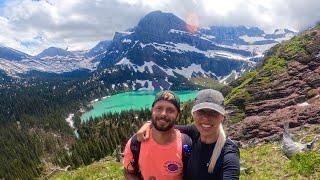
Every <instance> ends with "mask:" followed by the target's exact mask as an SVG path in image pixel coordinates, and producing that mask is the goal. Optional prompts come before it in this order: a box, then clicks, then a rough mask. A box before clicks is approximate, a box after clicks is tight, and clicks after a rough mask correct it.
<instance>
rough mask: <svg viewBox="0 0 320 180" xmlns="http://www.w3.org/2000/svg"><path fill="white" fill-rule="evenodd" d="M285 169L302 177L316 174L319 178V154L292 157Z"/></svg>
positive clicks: (308, 153)
mask: <svg viewBox="0 0 320 180" xmlns="http://www.w3.org/2000/svg"><path fill="white" fill-rule="evenodd" d="M287 167H288V168H289V169H291V170H293V171H295V172H297V173H299V174H301V175H303V176H311V175H313V174H315V173H317V174H318V175H319V176H320V173H319V172H320V154H319V153H316V152H307V153H301V154H296V155H295V156H293V157H292V158H291V160H290V162H289V164H288V165H287Z"/></svg>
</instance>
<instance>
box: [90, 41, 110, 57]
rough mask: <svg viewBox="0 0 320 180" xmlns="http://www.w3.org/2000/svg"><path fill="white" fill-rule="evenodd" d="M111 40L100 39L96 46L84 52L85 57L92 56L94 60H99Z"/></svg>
mask: <svg viewBox="0 0 320 180" xmlns="http://www.w3.org/2000/svg"><path fill="white" fill-rule="evenodd" d="M110 44H111V41H109V40H106V41H100V42H99V43H98V44H97V45H96V46H94V47H93V48H92V49H90V50H89V51H88V52H86V53H85V57H87V58H94V59H95V60H101V58H103V57H104V56H105V53H106V52H107V49H108V47H109V45H110Z"/></svg>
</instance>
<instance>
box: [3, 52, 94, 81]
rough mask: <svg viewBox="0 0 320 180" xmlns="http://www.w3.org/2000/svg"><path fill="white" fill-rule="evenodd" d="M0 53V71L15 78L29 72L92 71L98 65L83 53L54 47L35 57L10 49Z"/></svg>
mask: <svg viewBox="0 0 320 180" xmlns="http://www.w3.org/2000/svg"><path fill="white" fill-rule="evenodd" d="M0 49H1V48H0ZM0 52H1V55H0V69H1V70H3V71H4V72H5V73H6V74H8V75H10V76H15V77H23V76H24V74H29V73H30V72H39V73H56V74H61V73H69V72H73V71H78V70H91V71H92V70H95V69H96V66H97V65H98V63H99V62H97V61H94V58H86V57H85V52H71V51H67V50H64V49H61V48H56V47H50V48H48V49H45V50H44V51H42V52H41V53H39V54H38V55H36V56H30V55H27V54H24V53H22V52H19V51H16V50H13V49H11V48H2V49H1V50H0ZM92 54H93V55H94V53H92Z"/></svg>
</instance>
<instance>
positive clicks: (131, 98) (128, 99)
mask: <svg viewBox="0 0 320 180" xmlns="http://www.w3.org/2000/svg"><path fill="white" fill-rule="evenodd" d="M174 92H175V93H176V94H177V95H178V96H179V98H180V101H181V102H185V101H188V100H190V99H194V98H195V97H196V93H197V91H174ZM156 93H158V92H155V91H131V92H125V93H119V94H115V95H113V96H111V97H109V98H106V99H102V100H101V101H97V102H95V103H94V104H93V109H92V110H90V111H88V112H85V113H84V114H83V115H82V116H81V120H82V121H86V120H88V119H89V118H90V117H100V116H102V115H103V114H104V113H109V112H121V111H123V110H130V109H141V108H151V105H152V102H153V100H154V97H155V95H156Z"/></svg>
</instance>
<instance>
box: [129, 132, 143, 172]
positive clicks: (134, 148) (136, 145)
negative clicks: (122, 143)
mask: <svg viewBox="0 0 320 180" xmlns="http://www.w3.org/2000/svg"><path fill="white" fill-rule="evenodd" d="M140 147H141V142H139V141H138V139H137V135H136V134H135V135H133V136H132V138H131V143H130V149H131V152H132V156H133V159H132V160H131V162H130V164H131V166H132V167H133V170H134V174H135V175H136V176H137V177H139V178H142V175H141V172H140V169H139V163H138V162H139V154H140Z"/></svg>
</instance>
